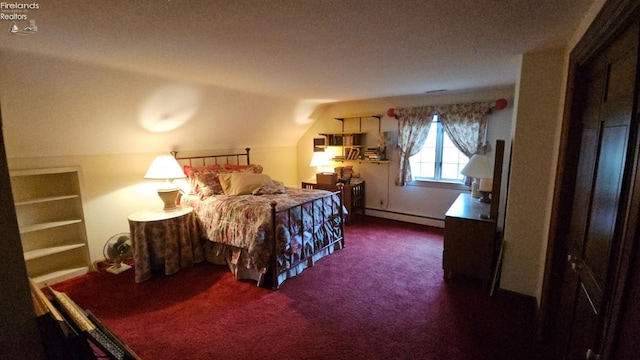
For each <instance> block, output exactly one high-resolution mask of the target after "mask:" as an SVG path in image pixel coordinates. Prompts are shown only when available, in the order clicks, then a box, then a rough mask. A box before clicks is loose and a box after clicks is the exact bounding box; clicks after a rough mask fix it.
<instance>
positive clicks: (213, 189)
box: [189, 170, 224, 198]
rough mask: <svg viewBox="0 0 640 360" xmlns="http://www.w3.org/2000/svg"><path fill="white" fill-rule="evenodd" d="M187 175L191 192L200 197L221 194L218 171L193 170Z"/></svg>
mask: <svg viewBox="0 0 640 360" xmlns="http://www.w3.org/2000/svg"><path fill="white" fill-rule="evenodd" d="M190 175H191V176H189V183H190V185H191V191H192V193H193V194H199V195H200V197H201V198H202V197H206V196H211V195H219V194H223V193H224V191H223V190H222V186H221V185H220V179H219V178H218V175H220V172H218V171H212V170H193V171H191V174H190Z"/></svg>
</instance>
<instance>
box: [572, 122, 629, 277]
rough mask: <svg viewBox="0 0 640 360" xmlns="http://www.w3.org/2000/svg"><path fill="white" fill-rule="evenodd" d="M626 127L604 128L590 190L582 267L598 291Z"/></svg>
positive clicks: (613, 215)
mask: <svg viewBox="0 0 640 360" xmlns="http://www.w3.org/2000/svg"><path fill="white" fill-rule="evenodd" d="M627 130H628V127H626V126H615V127H610V128H604V129H603V131H602V145H601V146H600V157H599V161H598V170H597V175H596V182H595V187H594V190H593V194H594V196H593V198H592V199H593V200H592V201H593V205H592V206H591V214H590V221H589V228H588V233H587V238H586V244H585V245H586V246H585V249H584V256H583V259H584V263H585V265H586V267H587V268H588V269H589V270H590V271H591V272H592V274H593V277H594V278H595V280H596V282H597V285H598V286H599V287H600V289H603V288H604V284H605V281H606V278H607V268H608V265H609V253H610V250H611V241H612V239H613V235H614V230H615V224H616V220H617V213H618V200H619V195H620V187H621V186H622V171H623V169H624V160H625V153H626V143H627V138H628V131H627Z"/></svg>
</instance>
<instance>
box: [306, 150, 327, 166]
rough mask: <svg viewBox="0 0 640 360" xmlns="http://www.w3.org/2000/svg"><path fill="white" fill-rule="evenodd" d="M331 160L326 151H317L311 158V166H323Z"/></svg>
mask: <svg viewBox="0 0 640 360" xmlns="http://www.w3.org/2000/svg"><path fill="white" fill-rule="evenodd" d="M329 165H331V162H330V161H329V154H328V153H326V152H324V151H317V152H314V153H313V158H311V163H310V164H309V166H315V167H323V166H329Z"/></svg>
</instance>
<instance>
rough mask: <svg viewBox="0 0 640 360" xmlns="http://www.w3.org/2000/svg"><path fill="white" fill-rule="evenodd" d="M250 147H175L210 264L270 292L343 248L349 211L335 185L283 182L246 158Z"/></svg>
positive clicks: (187, 202)
mask: <svg viewBox="0 0 640 360" xmlns="http://www.w3.org/2000/svg"><path fill="white" fill-rule="evenodd" d="M249 152H250V149H249V148H246V149H245V152H244V153H233V154H222V155H206V156H178V154H177V153H174V156H175V157H176V159H177V160H178V162H179V163H180V164H181V165H182V166H183V167H184V169H185V174H187V179H188V180H187V181H188V183H189V186H188V189H187V190H186V191H185V194H184V195H183V196H182V197H181V199H180V204H181V205H183V206H191V207H193V209H194V213H195V214H196V218H197V223H198V231H199V234H200V236H201V238H202V239H203V249H204V253H205V258H206V259H207V260H208V261H209V262H212V263H215V264H220V265H226V266H228V267H229V269H230V270H231V271H232V272H233V274H234V275H235V276H236V278H237V279H239V280H253V281H256V283H257V285H258V286H269V285H270V286H271V288H272V289H274V290H275V289H278V288H279V287H280V285H281V284H282V282H283V281H285V280H286V279H289V278H291V277H294V276H296V275H298V274H300V273H301V272H302V271H304V270H305V269H306V268H308V267H311V266H313V265H314V263H315V262H316V261H318V260H319V259H321V258H323V257H325V256H327V255H329V254H331V253H333V252H334V251H336V250H340V249H342V248H343V247H344V220H345V218H346V215H347V213H346V212H347V210H346V208H345V207H344V206H343V203H342V195H341V190H338V191H336V192H330V191H325V190H313V189H297V188H289V187H285V186H284V185H283V184H282V183H281V182H279V181H277V180H274V179H271V178H270V176H268V175H267V174H263V171H262V170H263V169H262V167H261V166H260V165H256V164H252V163H251V161H250V157H249ZM274 239H276V241H274Z"/></svg>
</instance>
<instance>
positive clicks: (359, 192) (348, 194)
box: [302, 180, 365, 224]
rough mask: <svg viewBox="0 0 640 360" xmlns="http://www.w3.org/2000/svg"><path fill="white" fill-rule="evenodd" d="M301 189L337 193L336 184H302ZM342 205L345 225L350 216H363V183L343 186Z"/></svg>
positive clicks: (354, 182) (357, 182)
mask: <svg viewBox="0 0 640 360" xmlns="http://www.w3.org/2000/svg"><path fill="white" fill-rule="evenodd" d="M302 188H303V189H320V190H328V191H332V192H333V191H338V185H337V184H316V183H315V182H305V181H303V182H302ZM342 190H343V191H342V203H343V205H344V207H345V208H346V209H347V221H346V223H347V224H350V223H351V219H352V216H351V215H352V214H354V213H355V212H357V213H360V214H362V215H364V194H365V191H364V181H363V180H360V181H357V180H355V181H352V182H351V183H349V184H344V188H343V189H342Z"/></svg>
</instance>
